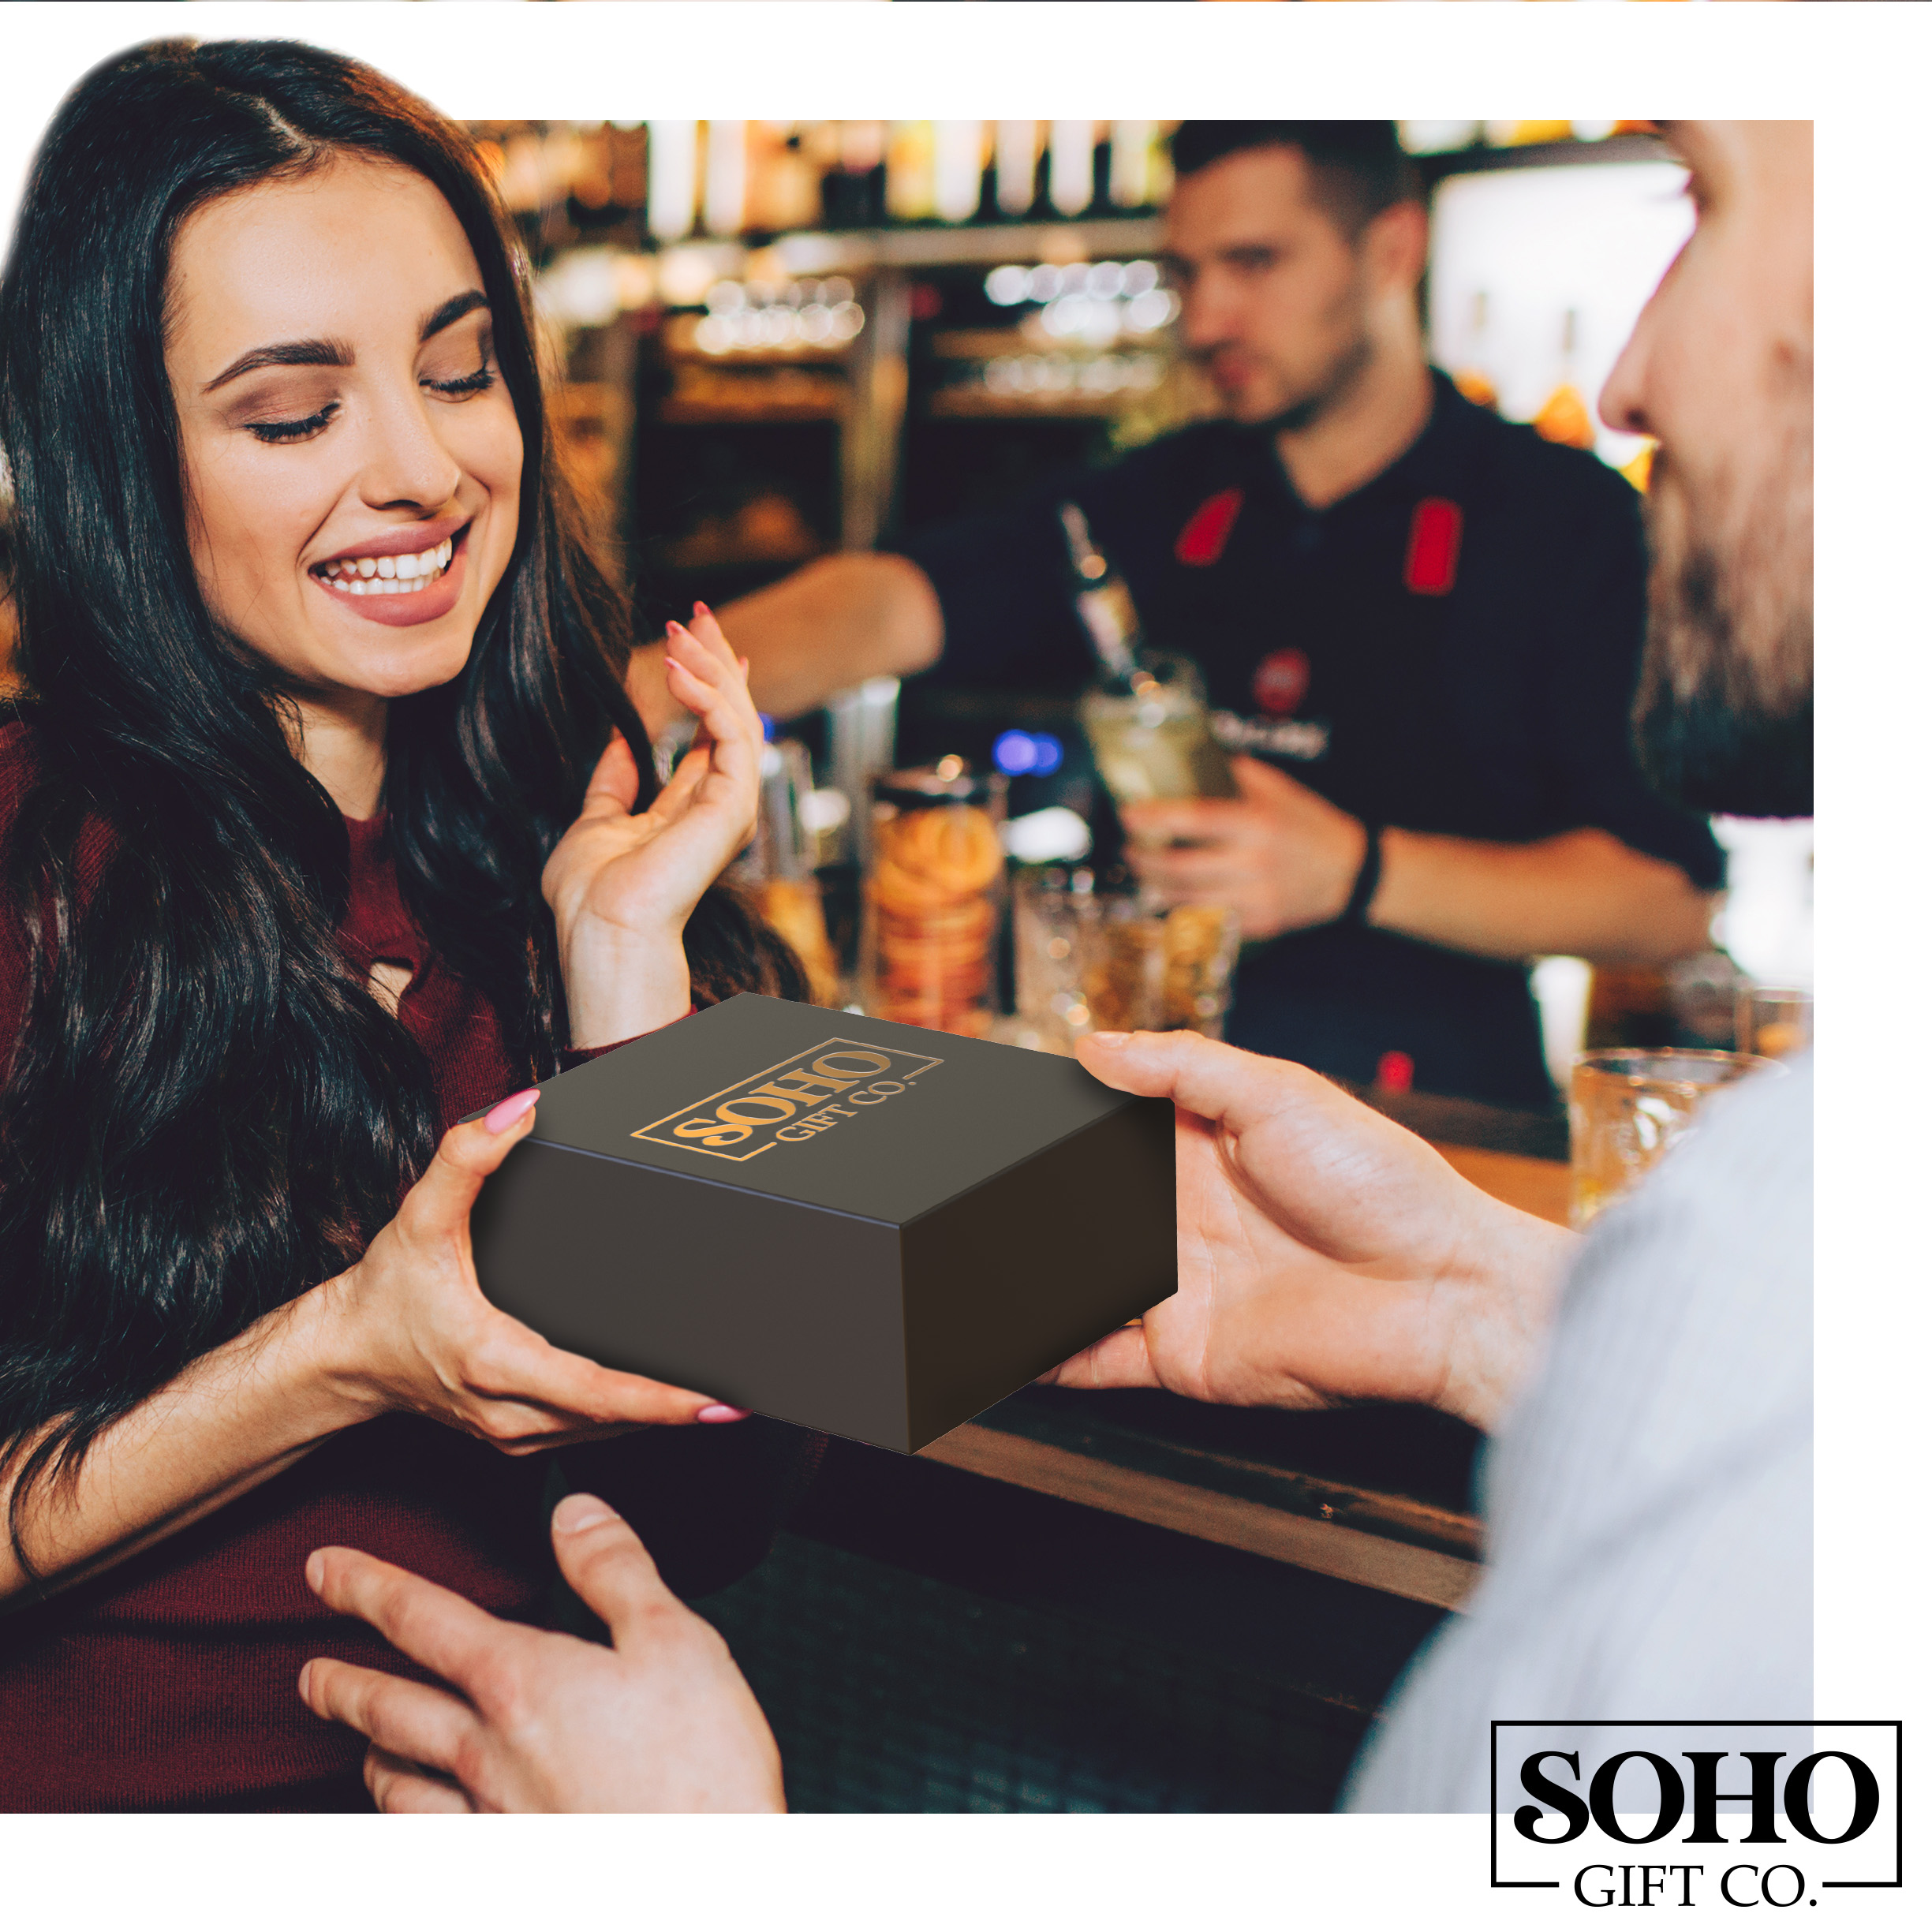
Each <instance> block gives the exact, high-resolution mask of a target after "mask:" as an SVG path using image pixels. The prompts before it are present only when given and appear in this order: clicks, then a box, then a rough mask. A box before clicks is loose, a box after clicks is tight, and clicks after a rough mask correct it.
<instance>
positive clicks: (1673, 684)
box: [1632, 398, 1811, 818]
mask: <svg viewBox="0 0 1932 1932" xmlns="http://www.w3.org/2000/svg"><path fill="white" fill-rule="evenodd" d="M1788 425H1789V427H1788V431H1787V433H1786V434H1785V435H1784V437H1783V438H1781V444H1782V447H1781V448H1780V449H1779V450H1777V452H1776V453H1775V457H1776V460H1775V461H1773V462H1765V461H1764V458H1763V454H1762V453H1761V452H1753V455H1754V457H1755V458H1756V461H1755V462H1754V463H1753V465H1752V467H1753V469H1754V476H1755V483H1756V488H1754V490H1753V491H1751V492H1750V494H1749V495H1748V496H1746V497H1743V498H1741V499H1740V497H1739V495H1738V493H1737V492H1736V491H1735V490H1734V489H1732V490H1727V489H1725V488H1722V487H1719V488H1715V489H1713V491H1711V492H1710V494H1711V495H1712V497H1713V501H1712V502H1711V503H1709V504H1705V503H1697V502H1694V501H1693V500H1692V499H1691V495H1690V494H1689V490H1688V487H1687V483H1686V480H1684V479H1683V478H1681V477H1680V476H1679V475H1678V473H1677V472H1676V469H1675V467H1674V466H1673V465H1672V463H1671V462H1670V459H1669V454H1668V453H1667V452H1666V451H1665V450H1661V449H1660V450H1658V451H1657V454H1656V457H1655V458H1654V461H1653V464H1652V467H1651V473H1650V498H1649V501H1648V503H1647V504H1646V521H1648V523H1649V525H1650V540H1651V551H1652V559H1653V560H1652V563H1651V567H1650V636H1649V640H1648V641H1647V643H1646V646H1645V648H1644V654H1643V667H1642V672H1641V674H1640V675H1639V680H1638V689H1637V698H1636V704H1635V712H1634V716H1633V719H1632V722H1633V724H1634V726H1635V733H1636V742H1637V753H1638V757H1639V760H1640V761H1641V762H1642V766H1643V768H1644V772H1645V774H1646V776H1647V777H1648V778H1649V779H1650V782H1651V783H1652V784H1653V785H1654V787H1656V788H1657V790H1658V791H1660V792H1661V793H1662V794H1664V795H1665V797H1666V798H1672V799H1674V800H1675V801H1676V802H1678V803H1679V804H1680V805H1687V806H1688V807H1690V808H1691V809H1692V810H1695V811H1699V812H1717V813H1728V814H1731V815H1734V816H1736V817H1740V818H1808V817H1810V816H1811V421H1810V411H1809V407H1808V398H1807V407H1806V409H1805V410H1804V412H1803V418H1802V420H1799V417H1798V415H1797V413H1796V411H1794V412H1793V413H1792V415H1791V417H1789V418H1788Z"/></svg>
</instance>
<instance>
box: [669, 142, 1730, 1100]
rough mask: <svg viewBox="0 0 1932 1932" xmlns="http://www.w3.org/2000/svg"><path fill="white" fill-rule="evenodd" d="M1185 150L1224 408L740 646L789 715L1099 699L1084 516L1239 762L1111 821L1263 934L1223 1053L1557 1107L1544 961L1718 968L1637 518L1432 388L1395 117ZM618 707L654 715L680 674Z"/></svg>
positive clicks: (842, 574) (1714, 862) (1631, 500)
mask: <svg viewBox="0 0 1932 1932" xmlns="http://www.w3.org/2000/svg"><path fill="white" fill-rule="evenodd" d="M1173 157H1174V165H1175V176H1176V181H1175V191H1174V195H1173V199H1172V204H1171V205H1170V207H1169V211H1168V236H1167V242H1166V248H1165V256H1166V260H1167V265H1168V278H1169V280H1170V282H1172V284H1173V286H1175V288H1176V289H1177V290H1178V291H1179V294H1180V297H1181V300H1182V304H1183V310H1182V321H1181V331H1182V338H1183V345H1184V347H1185V349H1186V353H1187V354H1188V356H1189V357H1190V359H1192V360H1193V361H1194V362H1195V363H1197V364H1198V365H1199V366H1200V367H1201V369H1202V370H1203V371H1204V372H1205V374H1206V376H1207V377H1208V379H1209V381H1210V382H1211V383H1213V387H1214V389H1215V391H1216V394H1218V396H1219V398H1220V402H1221V404H1222V406H1223V410H1224V414H1223V415H1222V416H1221V417H1219V418H1217V419H1216V420H1213V421H1211V422H1206V423H1201V424H1195V425H1194V426H1191V427H1190V428H1185V429H1183V430H1180V431H1179V432H1175V434H1173V435H1168V436H1166V437H1164V438H1162V439H1160V440H1159V441H1157V442H1156V443H1151V444H1149V445H1147V446H1146V447H1143V448H1142V449H1140V450H1136V451H1134V452H1132V453H1131V454H1128V455H1127V456H1126V457H1125V458H1123V459H1122V460H1120V461H1119V462H1116V463H1115V464H1113V465H1111V466H1109V467H1107V468H1104V469H1097V470H1093V471H1089V472H1086V473H1082V474H1079V475H1076V476H1072V477H1069V478H1063V479H1060V480H1057V481H1056V482H1055V483H1054V484H1052V486H1051V487H1049V488H1043V489H1041V491H1038V492H1037V494H1036V495H1030V496H1029V497H1026V498H1025V499H1022V500H1021V501H1020V502H1018V503H1016V504H1015V505H1014V506H1011V507H1010V508H1008V509H1007V510H1003V511H1001V512H999V513H997V514H992V515H988V516H983V517H979V518H972V519H969V520H966V521H960V522H958V523H954V524H950V525H944V526H943V527H941V528H939V529H935V530H933V531H932V532H930V533H922V534H921V535H920V536H917V537H915V538H914V540H911V541H910V542H909V543H907V544H906V545H905V546H904V549H903V554H902V555H897V556H844V557H838V558H831V559H824V560H823V561H821V562H818V563H816V564H814V565H812V566H808V567H807V568H806V569H805V570H802V571H800V572H798V574H796V575H794V577H790V578H788V579H787V580H786V581H783V583H780V584H778V585H774V586H772V588H771V589H768V590H765V591H762V592H758V593H757V594H755V595H754V596H750V597H747V598H746V599H744V600H741V601H740V602H739V603H738V604H734V605H733V606H731V607H730V608H729V609H728V610H727V611H725V612H724V613H723V622H724V624H725V627H726V629H727V631H728V633H729V634H730V635H731V637H732V638H733V639H734V641H735V642H736V644H737V645H738V648H740V649H741V650H742V651H743V652H745V653H746V656H749V659H750V660H751V666H752V689H753V693H754V695H755V696H756V697H757V701H758V702H759V704H760V706H761V708H764V709H765V710H768V711H771V712H777V713H779V714H780V715H790V714H793V713H795V712H801V711H804V710H806V709H809V708H813V707H814V706H816V705H817V704H822V703H823V702H824V701H825V699H826V698H827V697H828V696H829V695H830V694H831V693H832V692H834V691H835V690H837V689H841V688H843V687H846V686H850V685H852V684H854V683H856V682H858V681H859V680H861V679H862V678H867V677H872V676H877V675H897V676H907V675H913V674H915V673H920V672H925V673H928V674H929V675H931V676H932V678H934V679H935V681H936V682H945V683H949V684H953V685H960V686H985V687H996V688H1005V689H1011V688H1015V687H1017V686H1025V687H1026V688H1029V689H1037V690H1049V691H1050V690H1064V691H1071V690H1074V689H1078V686H1080V684H1081V683H1082V682H1084V681H1086V679H1087V678H1089V677H1090V676H1091V675H1092V674H1093V662H1092V656H1091V651H1090V648H1089V645H1088V644H1087V642H1086V637H1085V633H1083V631H1082V629H1081V627H1080V626H1079V623H1078V620H1077V619H1076V618H1075V617H1074V614H1073V610H1072V606H1071V598H1070V594H1069V590H1068V574H1067V570H1068V566H1067V555H1066V549H1065V538H1064V534H1063V530H1062V528H1061V525H1060V522H1059V518H1058V517H1057V515H1056V509H1057V506H1058V505H1059V503H1062V502H1064V501H1068V500H1071V501H1073V502H1076V503H1078V504H1079V505H1080V506H1081V508H1082V510H1084V511H1085V513H1086V518H1087V520H1088V523H1089V526H1090V528H1091V529H1092V531H1093V536H1094V539H1095V540H1096V542H1097V544H1099V545H1100V547H1101V549H1103V550H1104V551H1105V552H1106V554H1107V555H1108V557H1109V559H1111V560H1112V562H1114V564H1115V566H1117V567H1118V568H1119V570H1121V572H1122V573H1123V575H1124V576H1125V577H1126V578H1127V581H1128V584H1129V585H1130V588H1131V589H1132V591H1133V593H1134V599H1135V601H1136V603H1137V604H1138V606H1139V607H1140V610H1141V612H1142V617H1143V618H1144V619H1145V624H1146V628H1147V630H1148V632H1149V636H1150V637H1151V639H1152V640H1153V642H1154V643H1155V644H1156V645H1157V646H1160V647H1165V648H1172V649H1175V650H1179V651H1181V652H1184V653H1185V654H1186V656H1190V657H1192V658H1193V659H1194V660H1195V661H1196V662H1197V663H1199V664H1200V666H1201V669H1202V671H1203V673H1204V675H1205V678H1206V681H1207V685H1208V689H1209V697H1210V699H1211V701H1212V702H1213V705H1214V707H1215V708H1216V730H1217V733H1218V734H1219V735H1220V738H1221V739H1222V742H1224V744H1225V745H1226V746H1228V748H1229V749H1230V750H1231V751H1232V752H1234V753H1237V754H1238V755H1237V756H1235V758H1234V760H1233V766H1234V771H1235V777H1236V780H1237V783H1238V784H1239V789H1240V796H1239V798H1234V799H1198V800H1190V801H1175V802H1159V803H1153V804H1148V805H1140V806H1137V807H1134V808H1132V809H1129V810H1127V812H1125V813H1123V822H1124V823H1125V825H1126V828H1127V832H1128V835H1129V837H1130V839H1131V840H1132V842H1133V843H1132V846H1131V847H1130V856H1131V857H1132V859H1133V861H1134V866H1135V869H1136V870H1137V871H1138V873H1139V875H1140V876H1141V878H1142V880H1143V881H1144V882H1145V884H1147V885H1149V886H1150V887H1152V888H1155V889H1157V891H1160V893H1161V894H1163V895H1165V896H1166V897H1168V898H1169V899H1173V900H1175V901H1178V902H1202V903H1214V904H1220V905H1228V906H1232V907H1233V908H1234V909H1235V911H1236V913H1237V914H1238V915H1239V919H1240V922H1241V931H1242V935H1243V940H1244V941H1245V942H1246V944H1245V945H1244V950H1243V958H1242V961H1241V964H1240V966H1239V971H1238V973H1237V977H1236V980H1235V998H1234V1002H1233V1006H1232V1009H1231V1013H1230V1016H1229V1022H1228V1037H1229V1038H1230V1039H1231V1041H1234V1042H1235V1044H1239V1045H1241V1046H1244V1047H1247V1048H1250V1049H1253V1050H1255V1051H1257V1052H1265V1053H1270V1054H1274V1055H1278V1056H1282V1057H1284V1058H1287V1059H1296V1060H1299V1061H1302V1062H1303V1063H1306V1064H1307V1065H1309V1066H1311V1067H1317V1068H1318V1069H1320V1070H1321V1071H1325V1072H1328V1073H1331V1074H1338V1075H1340V1076H1341V1077H1343V1078H1348V1079H1353V1080H1356V1081H1361V1082H1369V1081H1373V1080H1377V1079H1380V1080H1382V1081H1384V1082H1392V1083H1394V1084H1398V1085H1406V1084H1410V1083H1411V1082H1412V1083H1413V1084H1414V1086H1418V1087H1420V1088H1422V1089H1426V1090H1428V1091H1431V1092H1435V1093H1449V1094H1459V1095H1463V1096H1467V1097H1471V1098H1474V1099H1478V1100H1484V1101H1491V1102H1493V1103H1496V1104H1501V1105H1507V1106H1516V1107H1542V1106H1546V1105H1548V1104H1549V1102H1550V1100H1551V1090H1550V1086H1549V1078H1548V1075H1547V1073H1546V1071H1545V1065H1544V1059H1543V1055H1542V1051H1541V1032H1540V1028H1539V1026H1538V1020H1537V1015H1536V1010H1535V1006H1534V1000H1532V998H1531V996H1530V988H1529V982H1528V969H1527V962H1528V960H1529V959H1530V957H1532V956H1533V955H1537V954H1542V953H1575V954H1581V955H1584V956H1585V957H1586V958H1589V959H1594V960H1596V961H1599V962H1606V963H1608V962H1614V963H1622V964H1661V963H1662V962H1665V961H1668V960H1670V959H1676V958H1679V957H1681V956H1683V955H1686V954H1688V953H1691V952H1695V951H1698V950H1699V949H1700V948H1701V947H1702V946H1703V945H1704V944H1705V943H1706V932H1707V930H1708V926H1709V922H1710V914H1711V910H1712V896H1711V895H1713V893H1714V892H1715V891H1716V890H1717V888H1718V887H1719V886H1720V885H1721V883H1722V879H1723V862H1722V857H1721V853H1720V851H1719V849H1718V847H1717V845H1716V843H1715V842H1714V841H1713V839H1712V837H1711V835H1710V831H1709V828H1707V827H1706V825H1704V824H1702V822H1700V821H1699V820H1696V819H1694V818H1691V817H1687V816H1685V815H1684V814H1683V813H1679V812H1677V811H1675V810H1673V809H1671V808H1669V807H1668V806H1666V805H1664V804H1663V803H1662V802H1661V801H1659V800H1658V799H1657V798H1655V797H1654V795H1653V794H1652V793H1651V792H1650V790H1649V788H1648V787H1647V786H1646V784H1645V783H1644V780H1643V779H1642V775H1641V774H1640V772H1639V770H1638V768H1637V764H1636V760H1635V753H1634V752H1633V749H1632V746H1631V733H1630V725H1629V714H1630V704H1631V694H1632V692H1633V690H1634V688H1635V678H1636V669H1637V662H1638V657H1639V652H1640V649H1641V647H1642V635H1643V623H1644V615H1643V613H1644V601H1645V600H1644V577H1645V557H1644V544H1643V535H1642V521H1641V518H1640V514H1639V499H1638V498H1637V496H1636V494H1635V491H1632V490H1631V488H1630V487H1629V485H1628V484H1626V483H1625V482H1624V480H1623V479H1622V478H1621V477H1620V476H1617V475H1616V473H1614V472H1613V471H1612V470H1610V469H1608V468H1606V467H1605V465H1603V464H1601V462H1598V460H1597V459H1596V458H1594V457H1593V456H1590V455H1589V454H1586V453H1584V452H1583V451H1580V450H1572V449H1568V448H1564V447H1558V446H1556V445H1553V444H1550V443H1545V442H1544V441H1543V440H1542V439H1540V438H1539V437H1538V436H1537V435H1535V434H1534V432H1532V431H1531V430H1529V429H1527V428H1523V427H1521V426H1519V425H1516V424H1508V423H1505V422H1503V421H1501V420H1499V419H1498V418H1497V417H1493V416H1492V415H1490V414H1489V413H1487V412H1485V410H1483V409H1479V408H1478V407H1477V406H1475V405H1474V404H1472V403H1470V402H1467V401H1466V400H1464V398H1463V397H1461V396H1460V395H1459V394H1458V393H1457V392H1456V389H1455V387H1454V386H1453V384H1452V383H1450V382H1449V381H1448V379H1447V378H1446V377H1444V376H1443V375H1442V374H1441V372H1438V371H1435V370H1433V369H1431V368H1430V367H1429V363H1428V361H1427V358H1426V355H1425V353H1424V349H1423V344H1422V326H1421V321H1420V316H1419V309H1418V299H1417V288H1418V283H1419V282H1420V280H1421V278H1422V272H1423V269H1424V266H1425V263H1426V257H1427V248H1428V218H1427V215H1426V211H1425V209H1424V207H1423V206H1422V202H1421V200H1420V199H1419V195H1418V188H1417V185H1416V182H1415V179H1414V174H1413V171H1412V170H1411V166H1410V164H1409V163H1408V161H1407V157H1406V156H1405V155H1403V152H1402V150H1401V148H1400V147H1399V144H1398V143H1397V141H1396V134H1395V129H1394V128H1393V126H1392V125H1391V124H1389V123H1388V122H1381V121H1190V122H1188V123H1186V125H1183V127H1182V128H1181V129H1179V132H1178V133H1176V135H1175V138H1174V143H1173ZM632 686H633V695H635V696H636V697H637V701H638V703H639V706H640V708H641V710H643V711H644V712H645V716H646V717H647V718H648V719H650V718H657V719H661V718H662V717H663V716H664V715H665V700H664V699H663V696H662V693H661V686H660V682H659V671H658V667H657V662H656V652H652V651H645V652H639V653H638V655H637V660H636V663H635V666H634V668H633V676H632Z"/></svg>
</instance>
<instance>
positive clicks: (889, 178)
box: [885, 121, 938, 222]
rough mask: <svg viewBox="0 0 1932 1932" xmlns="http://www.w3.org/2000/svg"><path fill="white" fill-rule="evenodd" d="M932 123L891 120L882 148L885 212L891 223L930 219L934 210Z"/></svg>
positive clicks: (934, 156) (933, 142)
mask: <svg viewBox="0 0 1932 1932" xmlns="http://www.w3.org/2000/svg"><path fill="white" fill-rule="evenodd" d="M937 160H938V153H937V144H936V140H935V138H934V132H933V123H932V121H894V122H893V123H892V132H891V138H890V139H889V140H888V142H887V144H886V151H885V211H886V215H887V218H888V219H889V220H891V221H895V222H926V221H930V220H931V219H932V217H933V215H934V214H935V213H936V212H937V201H938V193H937V190H938V183H937V181H936V179H935V174H936V164H937Z"/></svg>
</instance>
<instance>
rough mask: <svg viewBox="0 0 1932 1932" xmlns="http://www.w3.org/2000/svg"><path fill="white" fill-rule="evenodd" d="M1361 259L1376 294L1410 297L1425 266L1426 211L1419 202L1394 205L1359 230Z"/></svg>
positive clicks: (1427, 223)
mask: <svg viewBox="0 0 1932 1932" xmlns="http://www.w3.org/2000/svg"><path fill="white" fill-rule="evenodd" d="M1362 259H1363V260H1364V261H1365V262H1366V263H1367V265H1368V271H1369V282H1370V286H1371V287H1372V288H1373V290H1375V292H1376V293H1377V294H1378V295H1381V294H1401V295H1409V294H1413V293H1414V291H1415V290H1416V289H1417V288H1418V286H1420V284H1421V282H1422V271H1423V270H1424V268H1425V267H1427V266H1428V263H1429V211H1428V209H1426V207H1423V205H1422V203H1421V202H1419V201H1398V202H1397V203H1396V205H1395V206H1394V207H1392V208H1385V209H1383V211H1381V214H1380V215H1377V216H1376V218H1375V219H1374V220H1373V221H1372V222H1370V223H1369V225H1368V226H1367V227H1366V229H1364V230H1362Z"/></svg>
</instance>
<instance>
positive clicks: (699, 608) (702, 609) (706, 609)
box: [691, 604, 711, 617]
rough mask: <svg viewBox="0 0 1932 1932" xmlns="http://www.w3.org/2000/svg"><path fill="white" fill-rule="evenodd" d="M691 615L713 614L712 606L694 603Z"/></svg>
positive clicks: (704, 615) (706, 615)
mask: <svg viewBox="0 0 1932 1932" xmlns="http://www.w3.org/2000/svg"><path fill="white" fill-rule="evenodd" d="M691 615H693V617H708V616H710V615H711V606H710V605H709V604H693V605H692V606H691Z"/></svg>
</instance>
